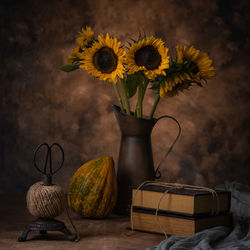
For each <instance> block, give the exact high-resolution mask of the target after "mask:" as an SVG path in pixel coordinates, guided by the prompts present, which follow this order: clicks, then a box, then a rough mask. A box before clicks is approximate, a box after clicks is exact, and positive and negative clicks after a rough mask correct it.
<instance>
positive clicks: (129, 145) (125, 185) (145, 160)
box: [113, 105, 181, 215]
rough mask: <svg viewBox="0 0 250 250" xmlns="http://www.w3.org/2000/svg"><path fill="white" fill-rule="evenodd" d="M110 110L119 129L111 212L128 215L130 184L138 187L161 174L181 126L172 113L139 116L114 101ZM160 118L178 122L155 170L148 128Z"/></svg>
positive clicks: (131, 186) (150, 130)
mask: <svg viewBox="0 0 250 250" xmlns="http://www.w3.org/2000/svg"><path fill="white" fill-rule="evenodd" d="M113 110H114V113H115V116H116V119H117V121H118V125H119V127H120V131H121V144H120V152H119V159H118V166H117V182H118V198H117V204H116V207H115V209H114V212H115V213H116V214H120V215H129V212H130V205H131V200H132V188H137V187H138V186H139V185H140V184H141V183H142V182H144V181H146V180H154V179H157V178H160V176H161V173H160V170H159V169H160V166H161V165H162V163H163V162H164V161H165V159H166V157H167V155H168V154H169V153H170V151H171V150H172V148H173V146H174V144H175V143H176V141H177V139H178V137H179V136H180V132H181V129H180V125H179V123H178V121H177V120H176V119H175V118H173V117H171V116H161V117H160V118H158V119H156V118H153V119H151V120H148V119H147V118H141V119H138V118H136V117H135V116H134V115H127V114H125V113H123V112H121V110H120V108H119V107H118V106H116V105H113ZM162 118H170V119H173V120H174V121H175V122H176V123H177V124H178V126H179V134H178V135H177V137H176V139H175V141H174V143H173V144H172V146H171V147H170V148H169V150H168V152H167V153H166V154H165V156H164V157H163V159H162V161H161V162H160V164H159V166H158V167H157V168H156V170H155V169H154V161H153V154H152V146H151V132H152V129H153V127H154V125H155V124H156V123H157V121H159V120H160V119H162Z"/></svg>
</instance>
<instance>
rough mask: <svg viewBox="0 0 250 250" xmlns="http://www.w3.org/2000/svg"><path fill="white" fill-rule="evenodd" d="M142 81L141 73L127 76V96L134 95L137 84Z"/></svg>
mask: <svg viewBox="0 0 250 250" xmlns="http://www.w3.org/2000/svg"><path fill="white" fill-rule="evenodd" d="M143 81H144V77H143V76H142V75H141V74H132V75H128V76H127V79H126V86H127V89H128V96H129V98H131V97H133V96H134V95H135V93H136V91H137V87H138V85H139V84H142V82H143Z"/></svg>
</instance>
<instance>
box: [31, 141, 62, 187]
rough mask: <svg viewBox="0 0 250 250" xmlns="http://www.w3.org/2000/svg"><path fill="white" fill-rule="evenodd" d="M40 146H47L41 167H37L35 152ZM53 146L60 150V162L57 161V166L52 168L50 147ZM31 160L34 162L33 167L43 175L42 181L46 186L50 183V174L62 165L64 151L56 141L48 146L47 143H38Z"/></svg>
mask: <svg viewBox="0 0 250 250" xmlns="http://www.w3.org/2000/svg"><path fill="white" fill-rule="evenodd" d="M42 147H46V148H47V152H46V156H45V162H44V167H43V169H42V168H40V167H38V165H37V152H38V151H39V150H40V149H41V148H42ZM53 147H54V148H59V150H60V151H61V154H62V159H61V162H60V163H59V165H58V167H57V168H55V169H54V170H53V166H52V162H53V161H52V148H53ZM33 162H34V166H35V168H36V169H37V170H38V171H39V172H40V173H42V174H43V175H44V176H45V178H44V181H43V182H44V185H46V186H50V185H52V175H53V174H55V173H56V172H57V171H58V170H59V169H60V168H61V167H62V165H63V163H64V151H63V148H62V146H61V145H60V144H58V143H53V144H51V145H50V146H49V145H48V144H47V143H42V144H40V145H39V146H38V147H37V148H36V150H35V153H34V159H33Z"/></svg>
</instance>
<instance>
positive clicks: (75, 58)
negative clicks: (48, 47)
mask: <svg viewBox="0 0 250 250" xmlns="http://www.w3.org/2000/svg"><path fill="white" fill-rule="evenodd" d="M82 53H83V49H82V48H81V47H80V46H77V47H75V48H74V51H73V52H72V54H71V55H69V56H68V61H69V63H75V62H79V61H80V57H81V56H82Z"/></svg>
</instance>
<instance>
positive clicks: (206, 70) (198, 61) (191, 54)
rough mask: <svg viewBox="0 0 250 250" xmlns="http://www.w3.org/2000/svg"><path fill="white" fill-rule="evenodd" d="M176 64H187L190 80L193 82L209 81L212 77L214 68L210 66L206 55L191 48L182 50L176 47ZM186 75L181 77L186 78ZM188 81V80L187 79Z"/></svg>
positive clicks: (210, 62) (210, 63)
mask: <svg viewBox="0 0 250 250" xmlns="http://www.w3.org/2000/svg"><path fill="white" fill-rule="evenodd" d="M176 54H177V63H179V64H183V63H184V64H185V63H188V64H189V69H190V72H189V73H190V76H191V77H190V78H193V80H194V81H195V82H201V80H207V79H211V78H212V77H213V76H214V75H215V72H214V67H213V66H212V60H211V59H210V58H209V57H208V55H207V54H206V53H202V52H200V51H199V50H197V49H195V48H194V47H193V46H190V47H189V48H187V47H186V46H184V47H183V48H181V47H179V46H176ZM187 76H188V74H186V75H183V77H184V78H187ZM188 80H190V79H188Z"/></svg>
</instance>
